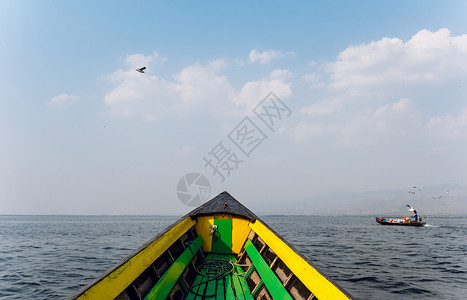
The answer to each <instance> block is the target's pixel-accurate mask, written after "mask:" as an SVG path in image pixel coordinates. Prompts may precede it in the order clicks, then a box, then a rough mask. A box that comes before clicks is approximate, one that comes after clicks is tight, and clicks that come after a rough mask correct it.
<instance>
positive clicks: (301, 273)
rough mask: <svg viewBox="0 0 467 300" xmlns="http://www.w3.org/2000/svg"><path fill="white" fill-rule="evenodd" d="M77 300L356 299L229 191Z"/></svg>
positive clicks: (96, 281)
mask: <svg viewBox="0 0 467 300" xmlns="http://www.w3.org/2000/svg"><path fill="white" fill-rule="evenodd" d="M219 270H220V271H219ZM69 299H80V300H85V299H99V300H101V299H138V300H140V299H177V300H178V299H333V300H338V299H352V297H351V296H350V294H349V293H347V292H346V291H344V290H343V289H342V288H341V287H339V286H338V285H337V284H336V283H335V282H333V281H332V280H331V279H329V278H328V277H326V276H325V275H324V274H323V273H322V272H321V271H319V270H318V269H317V268H316V267H315V266H313V264H311V263H310V262H308V261H307V260H306V259H305V258H304V257H303V256H302V255H300V254H299V253H298V251H296V250H295V249H294V248H293V246H291V245H289V244H288V243H287V242H286V241H285V240H283V239H282V238H281V237H280V236H279V235H278V234H277V233H275V232H274V231H273V230H272V229H271V228H269V227H268V225H267V224H265V223H264V222H263V221H262V220H260V219H259V218H258V217H257V216H256V215H255V214H253V213H252V212H251V211H250V210H248V209H247V208H246V207H244V206H243V205H242V204H241V203H240V202H238V201H237V200H235V199H234V198H233V197H232V196H231V195H230V194H228V193H227V192H223V193H221V194H219V195H218V196H216V197H215V198H213V199H212V200H210V201H208V202H206V203H204V204H203V205H201V206H200V207H198V208H196V209H194V210H193V211H192V212H190V213H188V214H187V215H186V216H184V217H182V218H181V219H180V220H178V221H177V222H175V223H174V224H173V225H172V226H170V227H168V228H167V229H166V230H165V231H163V232H162V233H160V234H159V235H157V236H156V237H155V238H154V239H152V240H151V241H149V242H148V243H146V244H145V245H143V246H142V247H141V248H139V249H138V250H137V251H136V252H135V253H134V254H133V255H131V256H129V257H127V258H126V259H124V260H123V261H121V262H120V263H119V264H118V265H116V266H114V267H112V268H111V269H109V270H107V271H106V272H105V273H104V274H102V275H101V276H99V277H97V278H96V279H94V281H93V282H91V283H90V284H89V285H88V286H86V287H84V288H83V289H82V290H81V291H79V292H78V293H76V294H75V295H73V296H71V297H70V298H69Z"/></svg>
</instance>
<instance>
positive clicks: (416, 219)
mask: <svg viewBox="0 0 467 300" xmlns="http://www.w3.org/2000/svg"><path fill="white" fill-rule="evenodd" d="M413 213H414V215H413V217H414V218H415V222H418V214H417V211H416V210H414V211H413Z"/></svg>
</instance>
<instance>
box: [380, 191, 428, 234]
mask: <svg viewBox="0 0 467 300" xmlns="http://www.w3.org/2000/svg"><path fill="white" fill-rule="evenodd" d="M414 188H416V189H418V190H420V189H419V188H417V187H416V186H414ZM407 207H408V208H409V211H411V212H413V213H414V216H413V217H414V220H413V221H412V220H411V219H410V217H404V218H403V219H395V218H384V217H381V218H378V217H376V222H377V223H378V224H381V225H395V226H418V227H420V226H425V224H426V223H425V222H422V218H419V217H418V213H417V211H416V210H415V208H413V207H412V205H410V204H407Z"/></svg>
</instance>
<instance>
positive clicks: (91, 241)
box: [0, 216, 467, 299]
mask: <svg viewBox="0 0 467 300" xmlns="http://www.w3.org/2000/svg"><path fill="white" fill-rule="evenodd" d="M178 218H179V217H161V216H0V299H24V298H34V299H63V298H65V297H67V296H69V295H71V294H73V293H74V292H76V291H78V290H79V289H80V288H81V287H82V286H84V285H86V284H87V283H89V281H90V280H92V279H93V278H94V277H96V276H97V275H98V274H100V273H101V272H103V271H105V270H106V269H107V268H109V267H110V266H112V265H114V264H115V263H117V262H118V261H119V260H120V259H122V258H124V257H125V256H127V255H129V254H131V253H132V252H133V251H134V250H135V249H136V248H138V247H139V246H141V245H142V244H143V243H144V242H146V241H147V240H149V239H151V238H152V237H153V236H154V235H156V234H157V233H158V232H160V231H161V230H163V229H164V228H166V227H167V226H169V225H170V224H172V223H173V222H174V221H176V220H177V219H178ZM262 219H263V221H265V222H266V223H268V224H269V225H270V226H271V227H272V228H273V229H274V230H276V231H277V232H278V233H279V234H280V235H282V236H283V237H284V238H285V239H286V240H288V241H289V242H290V243H291V244H292V245H294V246H295V247H296V248H297V249H298V250H299V251H300V252H301V253H302V254H303V255H304V256H306V257H307V258H308V260H309V261H311V262H313V263H314V264H315V265H316V266H317V267H318V268H319V269H320V270H321V271H323V272H324V273H325V274H326V275H328V276H329V277H331V278H332V279H333V280H334V281H336V282H337V283H338V284H339V285H341V286H342V287H343V288H344V289H346V290H347V291H348V292H349V293H350V294H352V295H353V296H354V297H355V298H358V299H467V219H426V221H427V223H428V226H426V227H422V228H416V227H394V226H381V225H378V224H377V223H376V222H375V219H374V218H371V217H316V216H267V217H262Z"/></svg>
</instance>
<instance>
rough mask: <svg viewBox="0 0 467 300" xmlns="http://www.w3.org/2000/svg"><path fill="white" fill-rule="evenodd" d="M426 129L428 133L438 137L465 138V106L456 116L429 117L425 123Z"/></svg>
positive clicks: (466, 113)
mask: <svg viewBox="0 0 467 300" xmlns="http://www.w3.org/2000/svg"><path fill="white" fill-rule="evenodd" d="M427 131H428V134H429V135H431V136H434V137H439V138H448V139H465V138H467V107H464V108H463V109H462V110H461V111H460V112H459V114H458V115H456V116H453V115H447V116H445V117H444V118H439V117H436V118H431V119H430V121H429V122H428V124H427Z"/></svg>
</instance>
